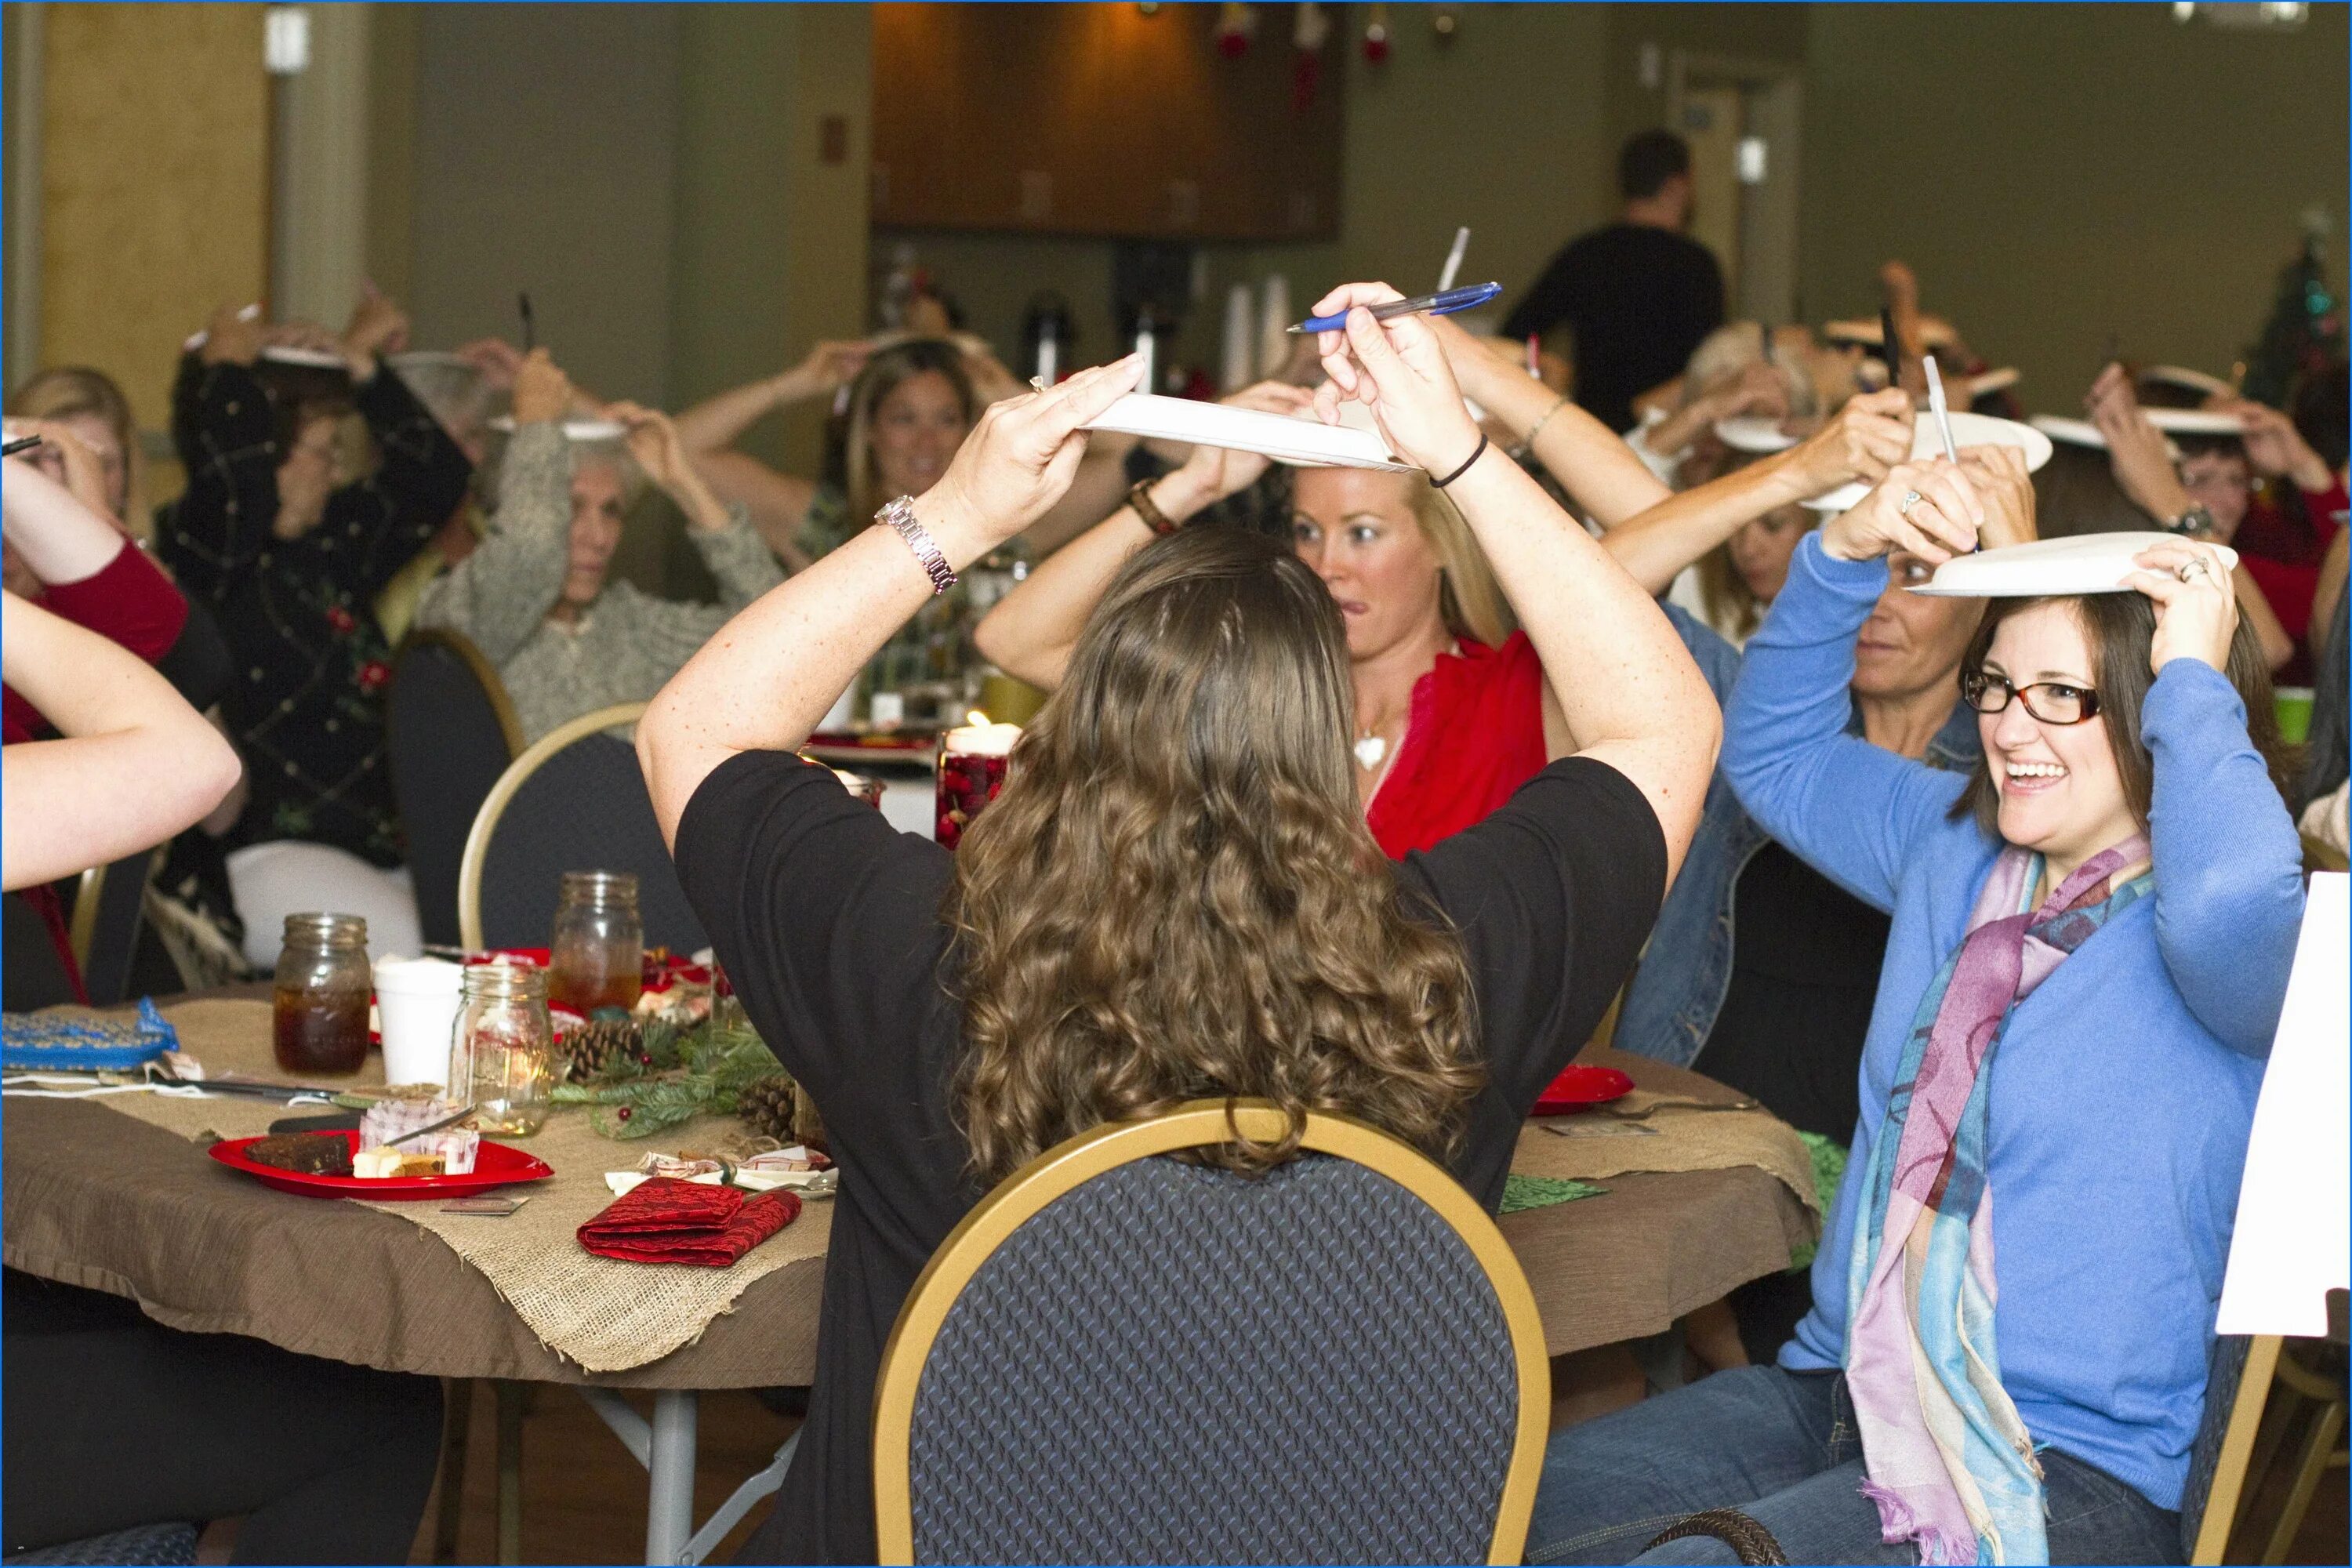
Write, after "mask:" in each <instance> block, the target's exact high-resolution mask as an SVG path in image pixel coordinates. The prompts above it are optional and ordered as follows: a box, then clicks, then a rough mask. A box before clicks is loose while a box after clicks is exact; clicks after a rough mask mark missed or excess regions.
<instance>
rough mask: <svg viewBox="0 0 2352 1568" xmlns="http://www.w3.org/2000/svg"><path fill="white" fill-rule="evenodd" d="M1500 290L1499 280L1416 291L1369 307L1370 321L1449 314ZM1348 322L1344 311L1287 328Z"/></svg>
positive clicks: (1331, 328)
mask: <svg viewBox="0 0 2352 1568" xmlns="http://www.w3.org/2000/svg"><path fill="white" fill-rule="evenodd" d="M1502 291H1503V286H1502V285H1501V284H1500V283H1474V284H1472V285H1470V287H1468V288H1466V289H1445V290H1444V291H1443V292H1441V293H1436V294H1416V295H1414V296H1413V297H1412V299H1410V300H1390V301H1389V302H1388V303H1387V304H1385V305H1374V306H1372V307H1370V309H1371V312H1372V320H1374V321H1387V320H1388V319H1389V318H1390V317H1391V316H1414V315H1423V314H1426V315H1432V316H1450V315H1452V314H1453V313H1454V311H1456V310H1476V309H1477V308H1478V307H1479V306H1481V305H1483V304H1485V303H1486V301H1487V300H1492V299H1494V298H1495V297H1496V295H1498V294H1500V293H1501V292H1502ZM1347 324H1348V315H1347V312H1346V311H1344V310H1343V311H1341V312H1340V313H1339V314H1338V315H1336V316H1309V317H1307V319H1306V320H1305V321H1301V322H1299V323H1298V324H1297V326H1295V327H1293V328H1291V329H1290V330H1291V331H1294V332H1336V331H1339V329H1340V328H1342V327H1344V326H1346V325H1347Z"/></svg>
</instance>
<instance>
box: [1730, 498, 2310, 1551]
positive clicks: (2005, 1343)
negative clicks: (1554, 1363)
mask: <svg viewBox="0 0 2352 1568" xmlns="http://www.w3.org/2000/svg"><path fill="white" fill-rule="evenodd" d="M1885 584H1886V572H1885V566H1884V565H1883V564H1881V563H1878V562H1874V561H1873V562H1862V563H1850V562H1842V561H1836V560H1832V558H1831V557H1829V556H1828V555H1827V554H1825V553H1824V552H1822V547H1821V536H1820V535H1819V534H1818V533H1816V534H1813V535H1811V536H1809V537H1808V538H1807V539H1806V540H1805V542H1803V543H1802V544H1801V546H1799V548H1798V551H1797V554H1796V558H1795V560H1794V562H1793V563H1791V566H1790V574H1789V582H1788V586H1787V587H1786V588H1784V589H1783V590H1782V591H1781V593H1780V596H1779V597H1778V598H1777V599H1776V600H1774V602H1773V605H1772V610H1771V614H1770V616H1769V618H1768V619H1767V620H1766V621H1765V623H1764V625H1763V626H1762V628H1761V629H1760V630H1759V631H1758V633H1757V635H1756V636H1755V637H1754V638H1753V639H1752V640H1750V641H1749V643H1748V657H1747V663H1746V667H1745V668H1744V669H1743V670H1742V672H1741V674H1740V678H1739V682H1738V687H1737V688H1736V689H1734V691H1733V693H1732V700H1731V705H1730V707H1729V709H1728V710H1727V713H1726V716H1725V717H1726V722H1725V726H1724V731H1725V732H1724V749H1723V767H1724V770H1725V772H1726V773H1727V775H1728V776H1729V778H1730V779H1731V782H1732V784H1733V787H1734V788H1735V789H1737V790H1738V793H1739V798H1740V800H1741V801H1742V802H1743V803H1744V804H1745V805H1747V807H1748V811H1749V812H1750V814H1752V815H1753V816H1755V817H1756V819H1757V820H1758V821H1759V823H1761V824H1762V825H1763V826H1764V828H1765V830H1766V831H1767V832H1769V833H1770V834H1771V835H1772V837H1775V838H1777V839H1779V840H1780V842H1781V843H1783V844H1785V845H1787V846H1788V847H1790V849H1792V850H1793V851H1795V852H1796V853H1797V854H1798V855H1799V856H1801V857H1802V858H1804V859H1805V860H1806V861H1807V862H1808V863H1810V864H1811V865H1812V866H1813V867H1814V868H1817V869H1819V870H1820V871H1821V872H1822V873H1823V874H1824V875H1826V876H1828V877H1829V878H1831V879H1832V880H1834V881H1836V882H1837V883H1838V884H1839V885H1840V886H1842V887H1843V888H1845V889H1847V890H1849V891H1850V892H1852V893H1853V894H1854V895H1855V896H1856V897H1857V898H1860V899H1863V900H1865V901H1867V902H1869V903H1872V904H1874V905H1876V906H1877V907H1878V908H1880V909H1882V910H1889V911H1891V912H1892V914H1893V916H1894V928H1893V931H1892V932H1891V934H1890V935H1889V938H1888V941H1887V946H1886V962H1885V968H1884V969H1883V970H1881V972H1880V973H1879V980H1878V999H1877V1004H1876V1007H1875V1009H1874V1012H1873V1013H1872V1016H1871V1022H1870V1035H1869V1039H1868V1043H1867V1044H1866V1045H1865V1046H1864V1050H1863V1058H1862V1083H1861V1089H1862V1119H1861V1121H1860V1122H1859V1123H1858V1124H1857V1125H1856V1127H1855V1129H1854V1137H1853V1161H1852V1163H1850V1164H1848V1165H1847V1167H1846V1177H1845V1182H1844V1184H1843V1186H1842V1187H1841V1189H1840V1190H1839V1193H1838V1197H1837V1201H1836V1203H1835V1204H1834V1205H1832V1208H1831V1211H1830V1217H1829V1234H1828V1235H1827V1236H1826V1237H1824V1238H1823V1240H1822V1248H1821V1253H1820V1256H1819V1257H1818V1258H1816V1259H1815V1260H1814V1263H1813V1276H1812V1284H1813V1310H1812V1311H1811V1313H1810V1314H1809V1315H1808V1316H1807V1317H1806V1318H1805V1320H1804V1321H1803V1322H1801V1323H1800V1324H1799V1325H1798V1328H1797V1333H1796V1337H1795V1338H1794V1339H1792V1340H1791V1341H1790V1342H1789V1344H1788V1345H1787V1346H1786V1347H1785V1348H1784V1349H1783V1350H1782V1351H1781V1352H1780V1363H1781V1364H1782V1365H1783V1366H1787V1367H1790V1368H1793V1369H1798V1370H1821V1369H1828V1368H1833V1367H1837V1366H1840V1365H1842V1364H1843V1360H1844V1351H1845V1314H1846V1274H1847V1268H1848V1264H1849V1261H1850V1256H1851V1252H1852V1248H1853V1226H1854V1221H1855V1217H1856V1216H1855V1214H1854V1205H1855V1192H1856V1189H1857V1187H1858V1186H1859V1184H1860V1182H1861V1178H1862V1175H1863V1173H1864V1172H1866V1171H1867V1170H1868V1169H1869V1166H1870V1151H1871V1145H1872V1140H1874V1138H1875V1137H1876V1136H1877V1134H1878V1131H1879V1127H1880V1125H1881V1123H1882V1121H1884V1119H1885V1112H1886V1102H1887V1099H1888V1096H1889V1094H1890V1093H1891V1092H1892V1090H1893V1089H1894V1087H1895V1085H1894V1083H1893V1081H1892V1080H1893V1076H1894V1072H1895V1065H1896V1063H1897V1061H1898V1060H1899V1059H1900V1058H1901V1055H1902V1049H1903V1041H1904V1037H1905V1036H1906V1034H1907V1033H1908V1031H1909V1029H1910V1026H1911V1022H1912V1017H1913V1015H1914V1014H1915V1012H1916V1010H1917V1008H1918V1005H1919V1000H1920V997H1921V996H1922V995H1923V994H1925V993H1926V991H1927V985H1928V983H1929V982H1930V981H1931V980H1932V979H1933V978H1934V976H1935V974H1936V973H1937V970H1938V969H1939V968H1940V967H1941V966H1942V964H1943V963H1944V960H1945V959H1946V958H1947V957H1948V955H1949V954H1950V953H1951V952H1952V951H1953V949H1954V948H1955V947H1956V946H1958V943H1959V942H1960V939H1961V937H1962V936H1963V935H1964V934H1965V931H1966V928H1967V923H1968V918H1969V910H1970V909H1971V908H1972V907H1973V906H1974V905H1975V902H1976V898H1977V893H1978V891H1979V889H1981V888H1982V886H1983V884H1984V879H1985V875H1986V873H1987V871H1988V870H1989V869H1990V867H1991V865H1992V861H1993V858H1994V856H1995V855H1996V853H1997V852H1998V851H1999V849H2000V845H1999V844H1998V843H1995V842H1993V841H1991V840H1990V839H1988V838H1987V837H1985V835H1984V834H1983V833H1982V832H1981V831H1980V830H1979V828H1978V826H1976V823H1975V820H1974V819H1973V818H1972V817H1969V816H1963V817H1961V818H1960V819H1959V820H1957V821H1955V820H1953V819H1952V817H1951V815H1950V810H1951V807H1952V805H1953V803H1954V802H1955V801H1957V800H1958V798H1959V796H1960V794H1961V791H1962V789H1963V788H1964V787H1965V785H1966V783H1967V781H1966V779H1965V778H1962V777H1956V776H1955V775H1953V774H1951V773H1938V772H1937V771H1935V770H1933V769H1930V768H1927V767H1925V766H1923V765H1921V764H1920V763H1915V762H1911V761H1908V760H1906V759H1905V758H1902V757H1898V756H1896V755H1895V754H1894V753H1893V752H1884V751H1880V750H1879V749H1878V748H1876V747H1874V746H1872V745H1870V744H1869V743H1867V742H1864V741H1861V740H1859V739H1856V738H1855V737H1853V736H1851V735H1848V734H1846V733H1845V727H1846V719H1847V711H1848V698H1847V695H1846V689H1847V686H1848V684H1849V682H1850V681H1851V680H1852V679H1853V639H1854V634H1855V632H1856V631H1857V630H1858V629H1859V628H1860V627H1861V626H1862V623H1863V621H1864V618H1865V617H1866V616H1868V615H1869V614H1870V608H1871V605H1873V604H1874V602H1875V601H1876V600H1877V597H1878V595H1879V593H1880V591H1881V590H1882V589H1884V588H1885ZM2141 732H2142V735H2143V737H2144V739H2145V740H2146V742H2147V747H2148V751H2149V752H2150V754H2151V756H2152V757H2153V759H2154V770H2155V799H2154V805H2153V809H2152V810H2151V812H2150V814H2149V822H2148V836H2149V839H2150V842H2151V844H2152V846H2153V852H2154V857H2155V868H2156V893H2155V896H2154V897H2153V898H2148V899H2143V900H2140V901H2139V902H2138V903H2137V904H2135V905H2134V906H2133V907H2131V908H2130V909H2128V910H2125V911H2124V912H2123V913H2122V914H2121V915H2118V916H2117V917H2116V919H2115V920H2113V921H2110V922H2109V923H2108V924H2107V925H2106V926H2105V928H2103V929H2102V930H2101V931H2099V932H2098V933H2097V934H2096V935H2095V936H2094V937H2093V938H2092V939H2091V940H2090V941H2089V942H2086V943H2084V945H2083V947H2082V948H2081V949H2080V950H2078V951H2077V952H2075V953H2074V956H2073V957H2071V958H2069V959H2068V960H2067V961H2066V962H2065V963H2063V964H2062V965H2060V966H2059V968H2058V971H2057V973H2054V974H2053V975H2052V976H2051V977H2050V978H2049V979H2048V980H2047V981H2045V982H2044V983H2043V984H2042V986H2041V987H2040V988H2039V989H2037V990H2036V991H2035V992H2034V993H2033V994H2032V996H2030V997H2028V998H2027V999H2026V1000H2025V1001H2024V1002H2023V1003H2022V1004H2021V1005H2019V1006H2018V1007H2017V1008H2016V1010H2015V1012H2014V1013H2013V1014H2012V1015H2011V1018H2010V1022H2009V1026H2008V1029H2007V1031H2006V1033H2005V1034H2004V1035H2003V1036H2002V1037H2001V1041H2000V1046H1999V1047H1998V1050H1997V1052H1996V1054H1995V1056H1994V1058H1993V1060H1992V1065H1991V1067H1990V1072H1991V1074H1992V1079H1991V1083H1990V1096H1991V1099H1990V1125H1991V1148H1990V1155H1989V1157H1988V1173H1987V1179H1988V1184H1989V1187H1990V1194H1991V1196H1990V1202H1991V1204H1992V1230H1993V1267H1994V1274H1995V1279H1996V1280H1997V1281H1998V1287H1999V1304H1998V1306H1997V1307H1996V1309H1995V1313H1994V1333H1995V1336H1996V1340H1997V1342H1998V1345H1999V1349H2000V1368H2001V1382H2002V1384H2003V1385H2004V1386H2005V1387H2006V1388H2007V1389H2008V1390H2009V1394H2010V1396H2011V1398H2012V1399H2013V1400H2015V1401H2016V1403H2017V1408H2018V1413H2019V1414H2020V1415H2022V1416H2023V1417H2024V1420H2025V1425H2026V1427H2027V1429H2028V1430H2029V1431H2031V1432H2032V1434H2033V1436H2034V1438H2035V1440H2036V1441H2037V1442H2040V1443H2045V1444H2048V1445H2051V1446H2053V1447H2057V1448H2060V1449H2062V1450H2063V1451H2064V1452H2066V1453H2068V1454H2071V1455H2073V1456H2074V1457H2075V1458H2079V1459H2084V1460H2087V1461H2089V1462H2090V1463H2091V1464H2094V1465H2096V1466H2098V1467H2099V1468H2101V1469H2104V1470H2105V1471H2107V1472H2109V1473H2110V1474H2112V1475H2115V1476H2116V1477H2117V1478H2119V1479H2123V1480H2125V1481H2126V1482H2128V1483H2129V1484H2130V1485H2132V1486H2133V1487H2135V1488H2136V1489H2138V1490H2139V1491H2140V1492H2141V1493H2143V1494H2144V1495H2146V1496H2147V1498H2148V1499H2149V1500H2151V1501H2152V1502H2154V1503H2156V1504H2157V1505H2158V1506H2159V1507H2162V1508H2178V1507H2179V1505H2180V1492H2181V1486H2182V1483H2183V1480H2184V1479H2185V1478H2186V1475H2187V1473H2188V1465H2189V1444H2190V1442H2191V1441H2192V1439H2193V1438H2194V1437H2195V1436H2196V1432H2197V1424H2198V1418H2199V1416H2200V1414H2201V1412H2202V1410H2203V1407H2204V1397H2205V1378H2206V1360H2207V1356H2208V1353H2209V1351H2210V1344H2211V1338H2212V1330H2213V1311H2214V1305H2215V1303H2216V1302H2217V1301H2218V1300H2220V1297H2221V1271H2222V1266H2223V1264H2224V1262H2225V1261H2226V1260H2227V1258H2228V1256H2229V1246H2230V1226H2231V1218H2232V1215H2233V1214H2234V1212H2235V1210H2236V1207H2237V1201H2238V1179H2239V1173H2240V1170H2241V1167H2242V1164H2243V1163H2244V1159H2245V1149H2246V1132H2247V1129H2248V1127H2249V1126H2250V1125H2251V1123H2252V1119H2253V1110H2254V1097H2255V1092H2256V1090H2257V1089H2259V1088H2260V1086H2261V1083H2262V1077H2263V1061H2264V1059H2265V1058H2267V1056H2268V1055H2269V1053H2270V1046H2271V1036H2272V1033H2273V1030H2274V1029H2275V1028H2276V1026H2277V1024H2278V1015H2279V1006H2280V1004H2281V1001H2282V1000H2283V999H2284V996H2285V994H2286V978H2287V971H2288V968H2289V967H2290V965H2291V964H2292V963H2293V961H2294V942H2295V935H2296V931H2297V930H2298V928H2299V926H2300V924H2301V921H2302V918H2303V882H2302V848H2301V844H2300V841H2299V840H2298V839H2297V837H2296V835H2295V829H2294V823H2293V822H2292V821H2291V820H2290V819H2289V817H2288V816H2287V811H2286V806H2285V804H2284V802H2282V801H2281V800H2280V799H2279V796H2278V793H2277V791H2276V790H2275V789H2273V787H2272V784H2271V782H2270V778H2269V775H2268V773H2266V772H2265V770H2264V768H2263V761H2262V758H2261V756H2260V755H2259V754H2258V753H2256V752H2255V751H2254V749H2253V747H2252V745H2251V744H2250V743H2249V742H2248V741H2247V739H2246V717H2245V710H2244V708H2243V706H2242V704H2241V703H2240V702H2239V700H2238V696H2237V692H2236V690H2235V689H2233V688H2232V687H2231V685H2230V683H2229V682H2228V681H2227V680H2226V679H2223V678H2222V677H2221V675H2220V674H2218V673H2216V672H2215V671H2214V670H2213V669H2212V668H2210V667H2209V666H2206V665H2203V664H2200V663H2199V662H2197V661H2196V660H2193V659H2176V660H2174V661H2173V662H2172V663H2170V664H2168V665H2167V666H2166V667H2165V668H2164V670H2163V672H2162V674H2160V675H2159V676H2158V678H2157V679H2156V682H2155V684H2154V685H2153V686H2152V687H2151V688H2150V689H2149V691H2148V695H2147V702H2146V703H2145V704H2144V706H2143V708H2142V710H2141Z"/></svg>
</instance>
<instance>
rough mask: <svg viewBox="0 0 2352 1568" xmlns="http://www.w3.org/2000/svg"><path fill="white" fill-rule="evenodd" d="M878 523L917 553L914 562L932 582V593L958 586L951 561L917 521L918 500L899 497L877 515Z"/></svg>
mask: <svg viewBox="0 0 2352 1568" xmlns="http://www.w3.org/2000/svg"><path fill="white" fill-rule="evenodd" d="M874 521H877V522H883V523H887V524H889V525H890V531H892V532H893V533H896V534H897V535H898V537H899V538H900V539H903V540H905V541H906V542H907V548H908V549H909V550H911V551H913V552H915V560H916V562H917V563H918V564H919V565H920V566H921V567H922V569H923V572H924V574H925V575H927V576H929V578H930V580H931V592H932V593H933V594H934V595H939V594H944V593H946V592H947V591H948V590H949V589H950V588H952V587H954V586H955V585H956V574H955V573H954V571H953V570H952V569H950V567H949V565H948V558H947V557H946V556H945V555H943V554H941V553H940V546H939V542H938V541H937V540H935V539H933V538H932V537H931V532H930V530H929V529H927V528H925V527H924V526H923V525H922V524H921V523H919V522H918V521H915V498H914V497H912V496H900V497H899V498H898V500H894V501H892V502H891V503H890V504H889V505H887V506H886V507H884V508H883V509H882V510H880V511H877V512H876V513H875V514H874Z"/></svg>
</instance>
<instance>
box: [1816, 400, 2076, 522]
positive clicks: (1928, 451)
mask: <svg viewBox="0 0 2352 1568" xmlns="http://www.w3.org/2000/svg"><path fill="white" fill-rule="evenodd" d="M1951 420H1952V445H1953V446H1955V447H2023V448H2024V450H2025V468H2026V471H2027V472H2029V473H2031V472H2032V471H2033V470H2034V469H2036V468H2040V467H2041V466H2042V464H2044V463H2046V462H2048V461H2049V460H2050V451H2051V447H2050V437H2047V436H2045V435H2043V434H2042V432H2041V431H2039V430H2037V429H2035V428H2034V427H2033V426H2031V425H2021V424H2019V423H2018V422H2017V421H2016V420H2014V419H1996V418H1994V417H1993V416H1991V415H1990V414H1954V415H1953V416H1951ZM1943 452H1944V441H1943V437H1941V436H1940V435H1938V434H1937V430H1936V418H1935V416H1934V415H1932V414H1921V415H1919V416H1916V418H1915V419H1914V420H1913V421H1912V426H1911V456H1912V457H1913V458H1915V459H1916V458H1937V457H1941V456H1942V455H1943ZM1869 493H1870V487H1869V486H1868V485H1865V484H1864V483H1862V482H1861V481H1859V480H1856V481H1855V482H1854V483H1853V484H1850V485H1840V486H1839V487H1838V488H1837V489H1833V490H1832V491H1830V493H1829V494H1827V495H1825V496H1815V497H1814V498H1813V499H1812V500H1809V501H1807V502H1806V503H1805V504H1806V505H1807V506H1809V507H1811V508H1812V509H1813V510H1815V511H1843V510H1846V509H1847V508H1848V507H1850V506H1853V505H1854V504H1855V503H1856V502H1858V501H1860V500H1862V498H1863V497H1864V496H1866V495H1868V494H1869Z"/></svg>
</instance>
